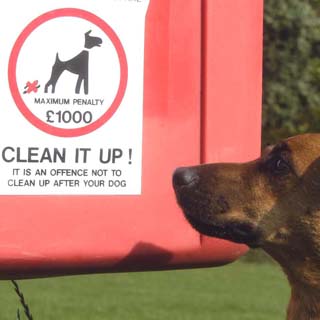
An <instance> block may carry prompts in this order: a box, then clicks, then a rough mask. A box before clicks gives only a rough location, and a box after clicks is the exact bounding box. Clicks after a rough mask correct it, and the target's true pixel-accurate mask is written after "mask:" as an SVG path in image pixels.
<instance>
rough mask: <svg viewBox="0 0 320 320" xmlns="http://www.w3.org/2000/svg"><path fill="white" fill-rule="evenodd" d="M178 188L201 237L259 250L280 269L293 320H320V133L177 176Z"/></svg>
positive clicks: (177, 172)
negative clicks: (287, 285) (243, 159)
mask: <svg viewBox="0 0 320 320" xmlns="http://www.w3.org/2000/svg"><path fill="white" fill-rule="evenodd" d="M186 172H187V175H186ZM190 176H191V177H192V179H191V178H190ZM174 188H175V191H176V195H177V200H178V203H179V204H180V206H181V207H182V209H183V211H184V213H185V215H186V218H187V219H188V220H189V221H190V223H191V224H192V225H193V226H194V227H195V228H196V229H197V230H199V231H200V232H202V233H204V234H207V235H209V236H216V237H220V238H225V239H229V240H232V241H236V242H240V243H246V244H248V245H249V246H251V247H260V248H262V249H264V250H265V251H266V252H267V253H268V254H269V255H271V256H272V257H273V258H274V259H275V260H276V261H277V262H278V263H279V264H280V265H281V266H282V268H283V270H284V272H285V273H286V274H287V276H288V280H289V282H290V285H291V288H292V294H291V300H290V303H289V306H288V312H287V319H288V320H316V319H320V134H306V135H300V136H295V137H292V138H289V139H287V140H285V141H282V142H280V143H279V144H277V145H276V146H272V147H268V148H266V150H265V151H264V152H263V154H262V157H261V158H259V159H257V160H255V161H252V162H248V163H243V164H208V165H202V166H196V167H189V168H182V169H178V170H177V171H176V173H175V175H174Z"/></svg>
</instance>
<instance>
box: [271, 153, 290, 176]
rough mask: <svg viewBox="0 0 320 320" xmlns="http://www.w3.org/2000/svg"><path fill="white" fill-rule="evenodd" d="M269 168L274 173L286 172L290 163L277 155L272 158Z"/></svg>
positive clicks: (288, 170)
mask: <svg viewBox="0 0 320 320" xmlns="http://www.w3.org/2000/svg"><path fill="white" fill-rule="evenodd" d="M271 169H272V172H273V173H274V174H276V175H282V174H287V173H289V172H290V165H289V164H288V163H287V162H286V161H285V160H284V159H282V158H280V157H279V158H275V159H273V160H272V163H271Z"/></svg>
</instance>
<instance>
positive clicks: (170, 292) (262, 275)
mask: <svg viewBox="0 0 320 320" xmlns="http://www.w3.org/2000/svg"><path fill="white" fill-rule="evenodd" d="M18 283H19V285H20V288H21V289H22V291H23V293H24V295H25V298H26V300H27V302H28V304H29V306H30V308H31V312H32V314H33V316H34V319H35V320H40V319H41V320H50V319H52V320H53V319H55V320H57V319H59V320H69V319H71V320H72V319H74V320H82V319H86V320H89V319H90V320H91V319H92V320H95V319H99V320H102V319H108V320H118V319H119V320H120V319H121V320H126V319H128V320H131V319H133V320H134V319H139V320H143V319H150V320H152V319H163V320H168V319H170V320H171V319H172V320H180V319H181V320H189V319H190V320H207V319H208V320H209V319H210V320H213V319H217V320H251V319H252V320H264V319H265V320H277V319H279V320H280V319H282V320H283V319H284V318H285V309H286V305H287V302H288V299H289V287H288V285H287V282H286V279H285V276H284V275H283V274H282V272H281V270H280V268H278V267H277V266H275V265H274V264H270V263H266V264H255V263H244V262H241V261H240V262H236V263H234V264H231V265H228V266H224V267H220V268H212V269H196V270H183V271H166V272H145V273H132V274H105V275H91V276H77V277H65V278H52V279H40V280H24V281H19V282H18ZM0 284H1V285H0V296H1V300H0V319H1V320H7V319H8V320H9V319H10V320H14V319H16V310H17V307H20V305H19V302H18V298H17V296H16V295H15V293H14V291H13V289H12V285H11V283H10V282H7V281H4V282H2V283H0ZM21 319H25V318H24V317H21Z"/></svg>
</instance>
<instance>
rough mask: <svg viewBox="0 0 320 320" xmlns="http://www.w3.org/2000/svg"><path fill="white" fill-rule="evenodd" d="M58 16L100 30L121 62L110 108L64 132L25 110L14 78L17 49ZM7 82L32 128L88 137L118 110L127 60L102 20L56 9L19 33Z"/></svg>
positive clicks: (75, 11)
mask: <svg viewBox="0 0 320 320" xmlns="http://www.w3.org/2000/svg"><path fill="white" fill-rule="evenodd" d="M60 17H76V18H82V19H85V20H88V21H89V22H91V23H93V24H95V25H96V26H97V27H99V28H100V29H101V30H103V32H104V33H105V34H106V35H107V36H108V38H109V39H110V40H111V42H112V43H113V45H114V47H115V49H116V51H117V54H118V58H119V63H120V83H119V87H118V91H117V94H116V96H115V98H114V100H113V102H112V104H111V106H110V107H109V109H108V110H107V111H106V112H105V113H104V114H103V115H102V116H101V117H100V118H98V119H97V120H96V121H94V122H92V123H90V124H89V125H87V126H84V127H81V128H74V129H66V128H57V127H54V126H51V125H49V124H47V123H45V122H43V121H42V120H40V119H39V118H38V117H36V116H35V115H34V114H33V113H32V112H31V111H30V110H29V108H28V107H27V105H26V104H25V102H24V101H23V99H22V97H21V95H20V92H19V88H18V84H17V79H16V71H17V60H18V56H19V53H20V50H21V48H22V46H23V44H24V42H25V41H26V39H27V38H28V36H29V35H30V34H31V32H33V31H34V30H35V29H36V28H38V27H39V26H40V25H41V24H43V23H45V22H47V21H49V20H52V19H55V18H60ZM8 80H9V87H10V91H11V94H12V97H13V99H14V101H15V103H16V105H17V107H18V109H19V110H20V112H21V113H22V114H23V115H24V117H25V118H26V119H27V120H28V121H29V122H30V123H31V124H33V125H34V126H35V127H37V128H38V129H40V130H42V131H44V132H46V133H48V134H51V135H54V136H59V137H78V136H82V135H85V134H88V133H90V132H92V131H94V130H96V129H98V128H100V127H101V126H102V125H103V124H105V123H106V122H107V121H108V120H109V119H110V118H111V117H112V116H113V114H114V113H115V112H116V111H117V109H118V108H119V106H120V104H121V101H122V99H123V97H124V94H125V91H126V87H127V82H128V64H127V59H126V54H125V51H124V48H123V46H122V43H121V41H120V39H119V38H118V36H117V34H116V33H115V32H114V31H113V29H112V28H111V27H110V26H109V25H108V24H107V23H106V22H105V21H104V20H102V19H101V18H99V17H98V16H96V15H95V14H93V13H91V12H89V11H85V10H82V9H78V8H62V9H56V10H52V11H49V12H46V13H44V14H42V15H41V16H39V17H37V18H36V19H34V20H33V21H32V22H30V23H29V24H28V25H27V26H26V28H25V29H24V30H23V31H22V32H21V34H20V35H19V37H18V39H17V40H16V42H15V44H14V46H13V49H12V51H11V55H10V58H9V68H8Z"/></svg>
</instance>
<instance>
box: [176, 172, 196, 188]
mask: <svg viewBox="0 0 320 320" xmlns="http://www.w3.org/2000/svg"><path fill="white" fill-rule="evenodd" d="M198 180H199V175H198V173H197V172H196V170H195V169H193V168H178V169H176V170H175V172H174V174H173V185H174V186H175V187H183V186H188V185H191V184H193V183H195V182H197V181H198Z"/></svg>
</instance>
